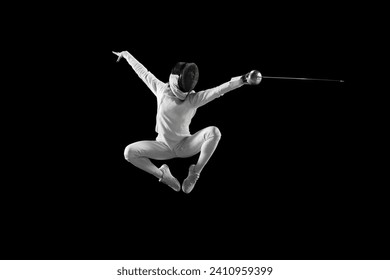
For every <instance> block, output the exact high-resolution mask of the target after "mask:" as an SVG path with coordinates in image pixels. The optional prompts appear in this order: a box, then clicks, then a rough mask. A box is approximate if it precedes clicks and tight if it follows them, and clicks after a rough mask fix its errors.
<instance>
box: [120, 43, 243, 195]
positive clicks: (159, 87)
mask: <svg viewBox="0 0 390 280" xmlns="http://www.w3.org/2000/svg"><path fill="white" fill-rule="evenodd" d="M113 53H114V54H115V55H117V56H118V61H119V60H120V59H121V58H124V59H126V60H127V62H128V63H129V65H130V66H131V67H132V69H133V70H134V71H135V73H136V74H137V75H138V76H139V78H141V80H142V81H143V82H144V83H145V84H146V85H147V86H148V88H149V89H150V90H151V91H152V92H153V94H154V95H155V97H156V99H157V115H156V126H155V131H156V132H157V138H156V139H155V140H146V141H139V142H135V143H132V144H130V145H128V146H127V147H126V148H125V150H124V156H125V159H126V160H127V161H128V162H130V163H132V164H133V165H134V166H136V167H138V168H140V169H142V170H144V171H146V172H148V173H150V174H152V175H154V176H155V177H156V178H158V179H159V181H160V182H162V183H164V184H166V185H168V186H169V187H171V188H172V189H173V190H175V191H180V190H182V191H183V192H184V193H190V192H191V191H192V190H193V189H194V186H195V184H196V182H197V180H198V179H199V176H200V174H201V172H202V170H203V169H204V167H205V166H206V164H207V162H208V161H209V160H210V158H211V156H212V155H213V153H214V151H215V149H216V148H217V146H218V143H219V141H220V139H221V132H220V130H219V129H218V128H217V127H216V126H208V127H206V128H204V129H201V130H199V131H198V132H195V133H194V134H191V133H190V128H189V127H190V124H191V120H192V118H193V117H194V116H195V113H196V111H197V109H198V108H199V107H201V106H203V105H205V104H207V103H208V102H210V101H212V100H214V99H215V98H217V97H220V96H223V95H224V94H225V93H227V92H229V91H232V90H234V89H237V88H239V87H241V86H242V85H245V84H248V80H247V78H248V75H249V73H247V74H246V75H241V76H237V77H233V78H231V79H230V81H228V82H225V83H223V84H221V85H219V86H217V87H214V88H211V89H207V90H201V91H195V90H194V88H195V86H196V84H197V82H198V79H199V70H198V67H197V65H196V64H195V63H186V62H178V63H177V64H176V65H175V66H174V67H173V69H172V70H171V73H170V76H169V81H168V82H166V83H164V82H162V81H160V80H159V79H157V78H156V77H155V76H154V75H153V74H152V73H151V72H150V71H148V70H147V69H146V67H144V66H143V65H142V64H141V63H140V62H139V61H138V60H137V59H136V58H134V56H132V55H131V54H130V53H129V52H128V51H122V52H113ZM199 153H200V154H199ZM197 154H199V157H198V160H197V162H196V164H192V165H190V167H189V171H188V176H187V178H186V179H185V180H184V181H183V184H182V185H180V183H179V181H178V180H177V179H176V178H175V177H174V176H173V175H172V173H171V171H170V169H169V167H168V165H167V164H163V165H162V166H161V167H160V168H157V167H156V166H155V165H154V164H153V163H152V161H151V160H150V159H153V160H169V159H172V158H177V157H178V158H185V157H192V156H195V155H197Z"/></svg>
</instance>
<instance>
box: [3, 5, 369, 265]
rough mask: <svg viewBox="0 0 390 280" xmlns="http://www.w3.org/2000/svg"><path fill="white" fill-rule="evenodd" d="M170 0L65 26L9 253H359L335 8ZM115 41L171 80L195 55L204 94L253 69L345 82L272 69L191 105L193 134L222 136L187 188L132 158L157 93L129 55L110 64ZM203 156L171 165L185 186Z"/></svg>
mask: <svg viewBox="0 0 390 280" xmlns="http://www.w3.org/2000/svg"><path fill="white" fill-rule="evenodd" d="M162 6H163V5H162ZM101 8H102V7H101ZM164 8H166V9H164ZM156 9H157V8H156ZM161 9H163V11H165V13H162V14H160V15H157V16H156V15H153V14H147V13H139V14H137V12H136V11H134V10H128V12H125V11H126V10H125V9H123V10H124V11H123V10H122V12H118V13H115V14H114V13H113V14H111V15H110V16H108V15H107V14H108V12H107V13H104V12H102V11H101V10H100V9H99V11H94V10H89V11H88V12H86V13H84V12H80V15H79V14H78V15H77V16H76V19H75V21H76V23H77V24H74V25H71V26H70V27H69V26H68V25H66V24H64V25H61V29H60V34H61V35H59V36H58V35H57V36H56V37H55V38H56V39H55V40H56V41H55V44H54V46H60V48H59V49H57V50H58V52H59V54H60V55H58V56H57V57H56V63H55V64H57V66H56V67H53V68H50V69H51V70H50V71H48V72H50V73H48V75H49V77H51V78H52V79H50V82H48V85H47V87H45V90H44V91H43V92H42V94H41V95H39V96H40V98H38V99H34V100H31V101H34V103H35V104H36V103H38V104H40V105H39V106H35V108H36V109H35V110H34V113H35V114H34V118H33V119H34V121H32V120H31V119H30V120H29V119H28V118H27V120H26V122H27V124H31V123H34V124H36V125H34V126H32V125H26V134H27V133H28V135H30V138H29V139H32V140H31V141H30V143H31V145H32V146H33V147H34V148H33V149H31V151H30V156H31V158H32V159H34V160H32V161H31V166H30V167H29V168H28V172H25V175H24V177H23V178H18V180H17V181H16V183H15V185H17V186H18V187H17V188H18V191H17V192H18V194H19V199H18V205H23V209H24V210H23V211H22V212H18V213H17V214H15V215H17V216H18V219H14V220H13V223H14V228H18V229H19V228H20V230H15V234H13V238H15V239H16V240H17V241H15V242H12V246H14V247H13V248H14V250H12V251H10V256H11V257H10V258H16V259H18V258H27V259H30V258H32V259H34V258H42V259H51V258H53V259H329V258H330V259H340V258H341V259H343V258H349V259H351V258H352V259H354V258H359V257H361V256H360V255H359V249H357V248H356V246H354V244H353V242H354V241H353V239H352V238H351V236H352V232H354V229H355V228H354V227H355V221H356V217H355V215H358V213H357V211H356V210H354V211H352V208H353V206H352V204H353V202H351V197H353V192H352V191H351V187H352V186H351V185H350V184H349V182H348V178H351V176H356V174H353V171H352V170H351V169H350V164H349V162H350V161H351V158H350V155H351V153H350V149H351V143H350V138H349V132H350V130H351V129H352V128H351V127H353V126H354V120H353V118H352V116H351V115H350V114H349V106H351V102H350V93H349V92H348V78H347V76H346V75H347V70H346V65H345V55H346V51H347V50H346V39H345V37H344V36H343V32H342V31H343V25H342V24H341V22H342V18H343V14H342V12H341V11H340V12H339V13H337V12H334V11H333V12H332V14H329V13H327V12H324V11H323V12H320V10H319V9H317V8H315V7H313V9H312V10H310V12H303V11H300V13H299V14H295V16H293V15H292V14H291V13H289V12H288V11H287V10H285V11H281V10H280V9H279V10H277V9H276V10H275V9H272V10H271V11H270V12H267V11H266V10H258V11H257V12H256V11H255V9H252V10H251V9H249V10H246V12H245V14H243V13H236V12H235V9H233V8H232V7H230V8H228V9H227V10H223V11H219V12H218V10H217V9H216V10H212V9H211V8H209V9H206V10H202V11H193V12H192V13H190V14H189V15H188V16H187V17H184V18H178V17H176V20H173V19H172V16H170V12H171V11H170V9H169V8H167V7H166V6H165V7H161ZM102 10H103V9H102ZM157 10H158V9H157ZM271 12H272V15H273V16H271ZM186 18H188V19H191V20H189V21H187V22H186V21H185V19H186ZM265 19H266V20H265ZM200 20H202V21H203V22H202V25H201V24H198V21H200ZM68 28H70V29H68ZM122 50H128V51H129V52H130V53H131V54H132V55H134V57H136V58H137V59H138V60H139V61H140V62H141V63H142V64H143V65H144V66H145V67H147V68H148V70H150V71H151V72H152V73H153V74H154V75H155V76H156V77H157V78H159V79H160V80H162V81H167V80H168V77H169V73H170V70H171V68H172V67H173V65H174V64H175V63H176V62H177V61H188V62H195V63H196V64H197V65H198V67H199V70H200V79H199V83H198V85H197V87H196V89H197V90H201V89H207V88H211V87H214V86H218V85H220V84H222V83H224V82H226V81H228V80H230V78H231V77H234V76H238V75H242V74H245V73H247V72H249V71H250V70H253V69H258V70H259V71H260V72H261V73H262V74H263V75H268V76H293V77H312V78H328V79H343V80H345V83H332V82H319V81H291V80H266V79H264V80H263V81H262V82H261V84H260V85H259V86H244V87H241V88H239V89H237V90H234V91H232V92H229V93H227V94H226V95H225V96H223V97H221V98H219V99H216V100H214V101H212V102H211V103H209V104H207V105H206V106H204V107H202V108H200V109H198V111H197V114H196V116H195V117H194V119H193V121H192V124H191V127H190V128H191V132H192V133H194V132H196V131H198V130H199V129H202V128H204V127H207V126H210V125H215V126H217V127H218V128H219V129H220V131H221V133H222V139H221V141H220V143H219V146H218V148H217V150H216V152H215V153H214V155H213V157H212V158H211V160H210V161H209V163H208V164H207V166H206V167H205V169H204V170H203V172H202V174H201V177H200V179H199V181H198V183H197V185H196V187H195V189H194V191H193V192H192V193H191V194H189V195H185V194H184V193H176V192H174V191H172V190H171V189H170V188H169V187H167V186H166V185H163V184H160V183H159V182H158V180H157V179H155V178H154V177H153V176H151V175H149V174H147V173H145V172H143V171H141V170H139V169H137V168H135V167H134V166H132V165H131V164H130V163H128V162H126V161H125V159H124V157H123V151H124V148H125V147H126V146H127V145H128V144H130V143H133V142H135V141H139V140H152V139H155V137H156V133H155V131H154V127H155V113H156V100H155V97H154V95H153V94H152V93H151V92H150V91H149V89H148V88H147V87H146V85H144V84H143V82H142V81H141V80H140V79H139V78H138V76H137V75H136V74H135V72H134V71H133V70H132V68H131V67H130V66H129V65H128V64H127V62H126V61H125V60H122V61H120V62H119V63H116V56H115V55H114V54H112V51H122ZM58 64H61V66H60V67H58ZM43 104H45V105H43ZM26 106H27V105H26ZM30 122H31V123H30ZM28 129H29V130H28ZM196 160H197V156H196V157H192V158H188V159H173V160H170V161H167V162H166V163H167V164H168V165H169V167H170V169H171V171H172V173H173V174H174V175H175V176H176V177H177V178H178V179H179V181H181V182H182V181H183V180H184V178H185V177H186V176H187V172H188V167H189V165H190V164H192V163H195V162H196ZM155 163H156V164H157V165H158V166H160V165H161V164H162V163H163V162H158V161H155ZM26 178H28V179H26ZM18 182H20V183H18ZM26 182H34V183H33V185H34V187H30V186H29V184H26ZM21 207H22V206H20V207H19V208H21ZM15 211H16V210H15ZM15 213H16V212H15ZM11 232H12V231H10V233H11ZM10 235H11V234H10ZM360 249H362V248H360Z"/></svg>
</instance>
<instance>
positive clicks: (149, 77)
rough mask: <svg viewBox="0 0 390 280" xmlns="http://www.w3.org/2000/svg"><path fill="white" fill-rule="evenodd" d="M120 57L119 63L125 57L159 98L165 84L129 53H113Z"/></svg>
mask: <svg viewBox="0 0 390 280" xmlns="http://www.w3.org/2000/svg"><path fill="white" fill-rule="evenodd" d="M112 53H113V54H115V55H117V56H118V59H117V62H118V61H119V60H120V59H121V58H122V57H123V58H124V59H126V60H127V62H128V63H129V64H130V66H131V67H132V68H133V70H134V71H135V72H136V73H137V75H138V77H140V78H141V80H142V81H144V83H145V84H146V85H147V86H148V88H149V89H150V90H151V91H152V92H153V93H154V95H156V96H157V90H158V89H160V88H161V87H163V86H164V85H165V84H164V83H163V82H161V81H160V80H159V79H157V78H156V77H155V76H154V75H153V74H152V73H151V72H150V71H148V69H146V67H145V66H143V65H142V64H141V63H140V62H139V61H138V60H137V59H136V58H135V57H134V56H132V55H131V54H130V53H129V52H128V51H122V52H112Z"/></svg>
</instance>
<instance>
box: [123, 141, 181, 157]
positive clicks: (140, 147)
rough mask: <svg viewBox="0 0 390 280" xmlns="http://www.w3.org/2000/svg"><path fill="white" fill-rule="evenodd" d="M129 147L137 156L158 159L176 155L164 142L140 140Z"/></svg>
mask: <svg viewBox="0 0 390 280" xmlns="http://www.w3.org/2000/svg"><path fill="white" fill-rule="evenodd" d="M129 149H131V151H132V152H133V153H134V154H135V155H136V156H137V157H146V158H150V159H156V160H167V159H171V158H174V157H175V154H174V152H173V151H172V150H171V149H170V148H169V147H168V145H166V144H165V143H163V142H159V141H139V142H135V143H133V144H130V145H129Z"/></svg>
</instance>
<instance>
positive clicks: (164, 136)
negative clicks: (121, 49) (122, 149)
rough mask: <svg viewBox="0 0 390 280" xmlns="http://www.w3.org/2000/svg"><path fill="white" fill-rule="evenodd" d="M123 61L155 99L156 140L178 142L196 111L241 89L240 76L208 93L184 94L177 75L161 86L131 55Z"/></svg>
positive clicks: (187, 134) (187, 129)
mask: <svg viewBox="0 0 390 280" xmlns="http://www.w3.org/2000/svg"><path fill="white" fill-rule="evenodd" d="M124 57H125V58H126V60H127V61H128V63H129V64H130V65H131V67H132V68H133V70H134V71H135V72H136V73H137V75H138V76H139V77H140V78H141V80H142V81H144V83H145V84H146V85H147V86H148V88H149V89H150V90H151V91H152V92H153V94H154V95H155V96H156V98H157V115H156V132H157V134H158V136H157V140H163V141H164V140H168V141H180V140H181V139H183V137H186V136H190V135H191V134H190V129H189V126H190V123H191V120H192V118H193V117H194V115H195V113H196V110H197V108H199V107H201V106H203V105H205V104H207V103H208V102H210V101H212V100H214V99H215V98H217V97H220V96H222V95H224V94H225V93H227V92H229V91H231V90H234V89H236V88H239V87H240V86H242V85H243V82H242V81H241V79H240V78H241V76H239V77H234V78H232V79H231V80H230V81H229V82H226V83H223V84H221V85H220V86H217V87H214V88H211V89H207V90H202V91H198V92H195V91H191V92H188V93H183V92H180V90H179V89H178V85H177V81H178V76H177V75H172V74H171V76H170V78H169V82H167V83H163V82H161V81H160V80H159V79H157V78H156V77H155V76H154V75H153V74H152V73H151V72H149V71H148V70H147V69H146V68H145V67H144V66H143V65H142V64H141V63H140V62H138V61H137V60H136V59H135V58H134V57H133V56H132V55H131V54H129V53H126V55H124ZM178 91H179V92H178ZM183 96H184V97H185V99H184V100H182V99H183Z"/></svg>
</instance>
